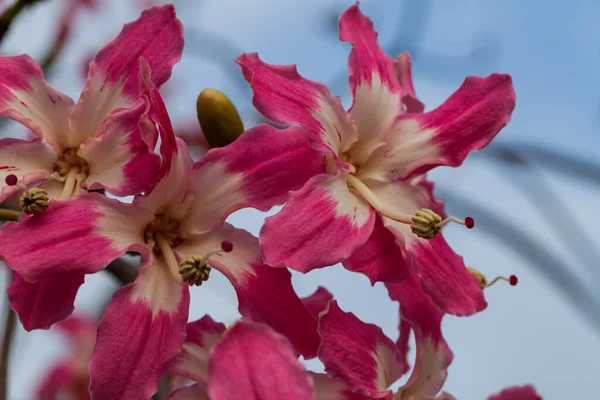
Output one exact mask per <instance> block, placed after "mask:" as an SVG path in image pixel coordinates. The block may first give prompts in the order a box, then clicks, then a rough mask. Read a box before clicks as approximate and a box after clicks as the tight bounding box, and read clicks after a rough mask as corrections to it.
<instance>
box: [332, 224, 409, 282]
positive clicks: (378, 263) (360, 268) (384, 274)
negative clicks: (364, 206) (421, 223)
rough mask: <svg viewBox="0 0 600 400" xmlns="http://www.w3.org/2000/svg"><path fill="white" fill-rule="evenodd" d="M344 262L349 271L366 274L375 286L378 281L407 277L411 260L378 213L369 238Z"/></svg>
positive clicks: (390, 280) (391, 280)
mask: <svg viewBox="0 0 600 400" xmlns="http://www.w3.org/2000/svg"><path fill="white" fill-rule="evenodd" d="M342 264H343V265H344V268H346V269H347V270H349V271H354V272H360V273H362V274H364V275H366V276H367V277H368V278H369V280H370V281H371V286H374V285H375V283H376V282H400V281H402V280H404V279H406V277H407V276H408V269H409V268H410V265H411V260H410V257H409V256H408V255H407V254H406V251H403V249H402V247H401V246H399V245H398V243H397V242H396V237H395V236H394V235H393V234H392V233H391V232H390V231H389V230H387V228H386V227H385V226H384V225H383V222H382V220H381V217H380V216H379V215H378V216H377V217H376V220H375V225H374V226H373V232H372V233H371V236H369V240H367V242H366V243H365V244H364V245H363V246H361V247H360V248H358V249H357V250H356V251H355V252H354V254H352V256H351V257H350V258H348V259H347V260H345V261H344V262H343V263H342Z"/></svg>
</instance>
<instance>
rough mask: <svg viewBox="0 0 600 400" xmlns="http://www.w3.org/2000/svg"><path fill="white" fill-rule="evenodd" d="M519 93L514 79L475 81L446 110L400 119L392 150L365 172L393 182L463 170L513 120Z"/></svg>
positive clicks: (375, 156)
mask: <svg viewBox="0 0 600 400" xmlns="http://www.w3.org/2000/svg"><path fill="white" fill-rule="evenodd" d="M514 107H515V92H514V89H513V85H512V80H511V78H510V76H509V75H502V74H492V75H490V76H488V77H486V78H481V77H469V78H467V79H466V80H465V82H464V83H463V84H462V86H461V87H460V88H459V89H458V90H457V91H456V92H455V93H454V94H453V95H452V96H450V97H449V98H448V100H446V102H444V104H442V105H441V106H439V107H438V108H436V109H435V110H433V111H429V112H427V113H425V114H404V115H401V116H399V117H398V118H397V120H396V121H395V122H394V125H393V126H392V128H391V131H390V135H389V137H388V145H386V146H383V147H379V148H378V149H377V150H376V151H375V153H373V155H372V156H371V158H370V160H369V162H368V163H367V164H366V165H364V166H362V167H361V170H364V171H365V172H364V173H365V174H367V175H368V176H369V177H371V178H373V179H378V180H381V181H392V180H396V179H399V178H407V177H410V176H413V175H419V174H423V173H425V172H427V171H428V170H430V169H432V168H434V167H436V166H438V165H447V166H451V167H457V166H459V165H460V164H462V162H463V161H464V159H465V158H466V157H467V155H469V153H470V152H471V151H475V150H481V149H482V148H484V147H485V146H487V145H488V144H489V143H490V141H491V140H492V139H493V138H494V137H495V136H496V134H498V132H500V130H501V129H502V128H503V127H504V126H505V125H506V124H507V123H508V121H509V120H510V116H511V113H512V111H513V109H514Z"/></svg>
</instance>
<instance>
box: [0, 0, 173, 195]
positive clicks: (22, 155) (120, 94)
mask: <svg viewBox="0 0 600 400" xmlns="http://www.w3.org/2000/svg"><path fill="white" fill-rule="evenodd" d="M182 50H183V31H182V27H181V23H180V22H179V20H177V18H176V17H175V10H174V8H173V6H172V5H167V6H162V7H154V8H151V9H149V10H147V11H144V12H143V13H142V15H141V17H140V18H139V19H138V20H136V21H134V22H132V23H130V24H127V25H125V27H124V28H123V30H122V31H121V33H120V34H119V36H117V38H116V39H115V40H113V41H112V42H110V43H109V44H107V45H106V46H105V47H104V48H103V49H102V50H100V52H99V53H98V54H97V55H96V57H95V59H94V61H92V63H91V65H90V69H89V73H88V77H87V81H86V85H85V88H84V89H83V92H82V94H81V97H80V98H79V101H78V102H77V104H74V102H73V100H71V99H70V98H69V97H68V96H66V95H64V94H62V93H60V92H57V91H56V90H54V89H52V88H51V87H50V86H49V85H48V84H47V83H46V81H45V80H44V77H43V74H42V70H41V68H40V66H39V65H38V64H37V63H36V62H35V61H34V60H32V59H31V58H30V57H29V56H27V55H21V56H16V57H0V115H3V116H6V117H9V118H12V119H14V120H15V121H17V122H20V123H22V124H23V125H25V126H26V127H28V128H29V129H30V130H32V131H33V132H34V133H35V134H36V135H37V136H38V138H36V139H34V140H31V141H24V140H17V139H2V140H0V160H1V161H0V201H2V200H4V199H5V198H6V197H8V196H10V195H12V194H13V193H15V192H17V191H19V190H20V188H19V186H18V185H15V186H7V185H5V178H6V177H7V176H8V175H13V174H14V175H16V176H17V177H18V178H19V180H20V182H21V183H22V184H25V185H30V184H35V183H37V182H40V181H41V182H42V187H43V188H44V189H46V191H48V193H49V195H50V198H60V199H65V198H69V197H71V196H73V195H76V194H78V193H80V192H81V190H80V188H85V189H99V188H105V189H107V190H108V191H109V192H111V193H113V194H115V195H119V196H126V195H132V194H138V193H141V192H143V191H148V190H150V189H151V188H152V185H153V184H154V183H155V181H156V180H157V178H158V173H159V169H160V157H159V156H158V155H157V154H155V153H154V146H155V144H156V141H157V132H156V129H155V128H154V127H153V125H152V124H149V121H150V119H149V117H148V112H149V104H148V102H147V100H146V99H144V98H140V89H139V86H140V82H139V77H138V75H139V74H138V72H139V59H140V57H144V58H145V59H146V60H148V63H149V65H150V68H151V69H152V73H153V75H152V76H153V83H154V84H155V85H157V86H160V85H162V84H163V83H164V82H165V81H166V80H167V79H168V78H169V76H170V75H171V69H172V67H173V65H174V64H175V63H177V61H179V59H180V58H181V53H182Z"/></svg>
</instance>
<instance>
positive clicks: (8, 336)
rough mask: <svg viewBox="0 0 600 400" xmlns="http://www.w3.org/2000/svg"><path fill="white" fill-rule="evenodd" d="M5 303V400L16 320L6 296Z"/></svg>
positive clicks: (1, 387)
mask: <svg viewBox="0 0 600 400" xmlns="http://www.w3.org/2000/svg"><path fill="white" fill-rule="evenodd" d="M6 270H7V272H8V273H9V275H10V270H9V269H8V268H7V269H6ZM7 281H8V279H7ZM5 304H6V307H5V308H6V321H5V322H4V336H3V338H2V358H0V400H6V399H7V398H8V394H7V392H8V385H7V379H6V378H7V373H8V357H9V355H10V346H11V344H12V339H13V335H14V332H15V322H16V314H15V312H14V311H13V310H12V308H10V302H9V301H8V298H7V299H5Z"/></svg>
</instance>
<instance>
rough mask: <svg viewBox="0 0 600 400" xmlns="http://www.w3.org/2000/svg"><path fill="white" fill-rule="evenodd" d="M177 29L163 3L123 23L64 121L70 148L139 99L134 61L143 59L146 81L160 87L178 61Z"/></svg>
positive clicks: (170, 9) (92, 66)
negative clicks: (67, 122) (149, 72)
mask: <svg viewBox="0 0 600 400" xmlns="http://www.w3.org/2000/svg"><path fill="white" fill-rule="evenodd" d="M182 51H183V28H182V26H181V22H179V20H178V19H177V18H176V16H175V8H174V7H173V5H171V4H168V5H165V6H160V7H153V8H150V9H148V10H146V11H144V12H143V13H142V15H141V16H140V18H138V19H137V20H135V21H133V22H131V23H129V24H126V25H125V26H124V27H123V30H122V31H121V33H119V35H118V36H117V37H116V38H115V39H114V40H113V41H112V42H110V43H108V44H107V45H106V46H104V47H103V48H102V49H101V50H100V51H99V52H98V54H97V55H96V57H95V58H94V60H93V61H92V62H91V63H90V68H89V71H88V77H87V81H86V84H85V88H84V89H83V92H82V93H81V97H80V98H79V101H78V103H77V106H76V107H75V109H74V110H73V113H72V114H71V116H70V122H71V126H72V128H73V132H77V135H75V136H73V137H72V138H71V140H70V141H69V143H70V146H76V145H79V144H80V143H82V142H83V141H84V140H85V139H87V138H88V137H93V136H96V135H97V132H96V131H97V129H98V127H99V126H100V124H101V123H102V121H103V120H104V119H105V118H106V117H108V116H109V115H110V114H111V113H112V112H113V111H114V110H116V109H118V108H123V107H129V106H131V105H132V104H133V103H134V102H135V101H136V100H137V99H138V97H139V78H138V73H139V65H140V57H144V58H145V59H146V60H148V63H149V65H150V68H151V69H152V80H153V82H154V84H155V85H156V86H158V87H160V86H161V85H162V84H163V83H165V82H166V81H167V80H168V79H169V77H170V76H171V69H172V68H173V66H174V65H175V64H176V63H177V62H178V61H179V60H180V59H181V53H182Z"/></svg>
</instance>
